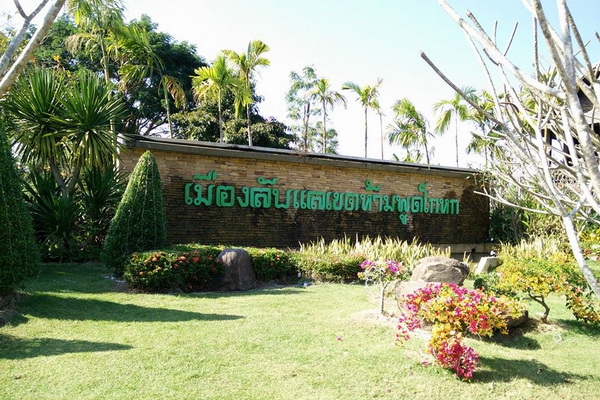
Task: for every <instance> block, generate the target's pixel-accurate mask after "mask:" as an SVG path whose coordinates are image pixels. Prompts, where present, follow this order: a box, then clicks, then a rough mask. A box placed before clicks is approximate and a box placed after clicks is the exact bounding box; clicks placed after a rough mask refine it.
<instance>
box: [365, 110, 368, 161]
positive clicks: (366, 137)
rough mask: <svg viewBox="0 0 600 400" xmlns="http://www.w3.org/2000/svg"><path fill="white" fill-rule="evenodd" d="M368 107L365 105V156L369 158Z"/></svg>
mask: <svg viewBox="0 0 600 400" xmlns="http://www.w3.org/2000/svg"><path fill="white" fill-rule="evenodd" d="M367 139H368V136H367V107H365V158H367Z"/></svg>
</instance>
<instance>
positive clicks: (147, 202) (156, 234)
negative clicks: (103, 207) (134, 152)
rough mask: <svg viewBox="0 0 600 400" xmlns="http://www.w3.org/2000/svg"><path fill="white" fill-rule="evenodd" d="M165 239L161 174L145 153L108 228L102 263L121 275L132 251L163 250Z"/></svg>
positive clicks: (149, 156) (154, 162)
mask: <svg viewBox="0 0 600 400" xmlns="http://www.w3.org/2000/svg"><path fill="white" fill-rule="evenodd" d="M165 238H166V216H165V207H164V203H163V192H162V184H161V180H160V174H159V171H158V166H157V164H156V160H155V159H154V156H152V153H150V152H149V151H146V152H145V153H144V154H143V155H142V156H141V157H140V159H139V161H138V163H137V164H136V166H135V168H134V170H133V172H132V173H131V176H130V178H129V183H128V184H127V188H126V189H125V193H124V194H123V198H122V199H121V202H120V203H119V207H118V208H117V212H116V214H115V217H114V218H113V220H112V222H111V224H110V227H109V229H108V233H107V235H106V241H105V242H104V248H103V251H102V261H103V262H104V264H105V265H106V266H107V267H108V268H110V269H111V270H112V271H113V272H114V273H115V274H116V275H117V276H120V275H122V274H123V270H124V268H125V265H127V263H128V262H129V259H130V257H131V254H132V253H133V252H136V251H146V250H152V249H160V248H161V247H162V245H163V244H164V242H165Z"/></svg>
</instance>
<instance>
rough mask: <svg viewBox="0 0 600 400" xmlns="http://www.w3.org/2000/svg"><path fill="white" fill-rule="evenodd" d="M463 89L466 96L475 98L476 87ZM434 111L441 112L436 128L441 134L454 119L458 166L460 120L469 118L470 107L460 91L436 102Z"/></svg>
mask: <svg viewBox="0 0 600 400" xmlns="http://www.w3.org/2000/svg"><path fill="white" fill-rule="evenodd" d="M462 91H463V93H464V94H465V95H466V96H468V97H470V98H472V99H473V100H475V97H476V95H475V89H474V88H472V87H470V86H469V87H464V88H462ZM433 111H434V112H436V113H439V114H440V116H439V118H438V120H437V122H436V124H435V128H434V129H435V131H436V132H438V133H440V134H444V133H445V132H446V131H447V130H448V127H449V126H450V123H451V122H452V119H454V128H455V135H454V144H455V151H456V166H457V167H458V122H459V121H466V120H468V119H469V107H468V106H467V103H466V102H465V100H464V99H463V98H462V96H461V95H460V94H458V93H455V94H454V97H452V99H450V100H441V101H439V102H437V103H435V104H434V106H433Z"/></svg>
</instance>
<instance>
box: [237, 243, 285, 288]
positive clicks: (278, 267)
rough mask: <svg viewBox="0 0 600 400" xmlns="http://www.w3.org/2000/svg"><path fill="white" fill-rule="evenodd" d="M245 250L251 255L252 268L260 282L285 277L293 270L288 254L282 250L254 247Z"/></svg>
mask: <svg viewBox="0 0 600 400" xmlns="http://www.w3.org/2000/svg"><path fill="white" fill-rule="evenodd" d="M245 250H246V251H247V252H248V253H249V254H250V256H251V257H252V268H253V269H254V273H255V274H256V279H257V280H259V281H261V282H269V281H273V280H281V279H285V278H286V277H287V276H289V275H290V274H291V273H293V272H294V270H295V269H294V268H293V266H292V263H291V260H290V256H289V254H288V253H287V252H285V251H283V250H278V249H273V248H256V247H249V248H246V249H245Z"/></svg>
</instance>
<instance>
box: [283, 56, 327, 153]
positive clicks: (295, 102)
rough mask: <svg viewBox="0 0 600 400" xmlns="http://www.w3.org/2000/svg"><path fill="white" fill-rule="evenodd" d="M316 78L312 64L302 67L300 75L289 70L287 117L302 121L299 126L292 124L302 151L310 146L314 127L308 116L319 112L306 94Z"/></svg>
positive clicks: (314, 83)
mask: <svg viewBox="0 0 600 400" xmlns="http://www.w3.org/2000/svg"><path fill="white" fill-rule="evenodd" d="M318 79H319V78H318V77H317V73H316V72H315V69H314V67H312V66H306V67H304V68H303V69H302V75H300V74H299V73H297V72H295V71H292V72H290V81H291V86H290V89H289V90H288V92H287V93H286V96H285V100H286V102H287V103H288V117H290V118H291V119H293V120H295V121H298V120H301V121H302V125H301V126H300V127H295V126H292V129H293V130H296V131H297V132H298V133H299V135H298V136H299V137H300V141H301V142H300V148H301V149H302V150H303V151H309V150H310V149H311V148H312V142H313V136H314V134H313V133H314V130H315V129H316V128H315V127H314V126H311V125H310V117H311V116H317V115H319V114H320V112H321V110H320V109H319V108H318V107H314V104H313V100H312V99H311V98H310V96H309V95H308V93H309V92H310V91H311V90H313V89H314V87H315V85H316V84H317V80H318Z"/></svg>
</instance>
